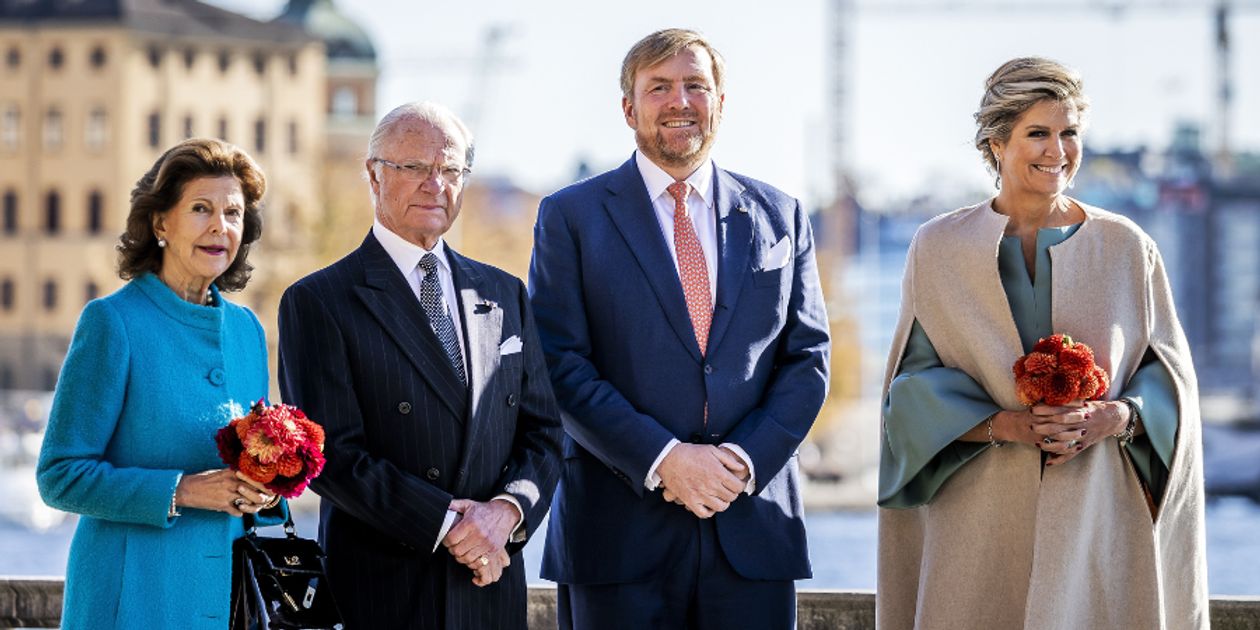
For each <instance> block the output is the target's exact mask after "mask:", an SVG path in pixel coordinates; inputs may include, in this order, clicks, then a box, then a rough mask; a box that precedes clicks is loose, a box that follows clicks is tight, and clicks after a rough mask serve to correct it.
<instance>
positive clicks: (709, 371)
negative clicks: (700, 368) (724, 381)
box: [704, 363, 713, 374]
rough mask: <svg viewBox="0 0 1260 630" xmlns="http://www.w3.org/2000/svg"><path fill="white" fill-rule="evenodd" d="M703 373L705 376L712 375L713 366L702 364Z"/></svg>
mask: <svg viewBox="0 0 1260 630" xmlns="http://www.w3.org/2000/svg"><path fill="white" fill-rule="evenodd" d="M704 373H705V374H712V373H713V366H712V365H711V364H708V363H706V364H704Z"/></svg>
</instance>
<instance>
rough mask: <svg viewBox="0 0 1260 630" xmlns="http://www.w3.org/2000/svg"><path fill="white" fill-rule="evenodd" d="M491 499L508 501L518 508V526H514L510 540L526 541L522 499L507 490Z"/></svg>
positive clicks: (516, 541) (509, 536) (515, 541)
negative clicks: (517, 498)
mask: <svg viewBox="0 0 1260 630" xmlns="http://www.w3.org/2000/svg"><path fill="white" fill-rule="evenodd" d="M490 500H491V501H507V502H508V503H511V504H512V507H514V508H516V527H513V528H512V533H511V534H509V535H508V542H514V543H518V542H525V510H522V509H521V503H520V501H517V500H516V497H514V496H512V495H510V494H507V493H506V492H505V493H503V494H500V495H498V496H496V497H494V498H493V499H490Z"/></svg>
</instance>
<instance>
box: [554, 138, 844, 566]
mask: <svg viewBox="0 0 1260 630" xmlns="http://www.w3.org/2000/svg"><path fill="white" fill-rule="evenodd" d="M714 181H715V186H716V192H717V194H716V212H717V231H718V239H717V240H718V270H717V294H716V295H717V298H716V303H715V306H714V309H713V322H712V328H711V330H710V333H709V343H708V348H707V353H706V354H704V355H702V354H701V352H700V347H699V345H698V343H697V342H696V337H695V332H694V331H693V329H692V325H691V319H690V318H689V316H688V313H687V307H686V303H685V301H684V298H683V290H682V284H681V282H680V281H679V279H678V272H677V270H676V268H675V266H674V262H673V259H672V257H671V256H670V253H669V249H668V248H667V246H666V243H665V238H664V236H663V235H662V232H661V229H660V225H659V224H658V222H657V219H656V216H655V214H654V212H653V210H652V206H651V201H650V200H649V199H648V196H647V190H646V187H645V185H644V183H643V179H642V177H641V176H640V174H639V171H638V168H637V166H636V165H635V161H634V159H633V158H631V159H630V160H629V161H627V162H626V163H625V164H623V165H622V166H621V167H620V168H618V169H616V170H614V171H610V172H608V173H604V174H602V175H599V176H596V177H594V178H591V179H589V180H586V181H583V182H579V183H577V184H574V185H572V186H570V187H568V188H565V189H563V190H561V191H559V192H557V193H555V194H553V195H551V196H549V197H547V198H545V199H543V200H542V203H541V205H540V207H539V210H538V222H537V225H536V226H535V229H534V239H535V240H534V256H533V261H532V264H531V266H530V283H529V284H530V293H531V301H532V302H533V305H534V312H535V314H536V315H537V317H538V326H539V332H540V335H541V336H542V343H543V350H544V351H545V352H546V354H547V363H548V367H549V368H550V369H551V378H552V384H553V386H554V387H555V392H556V398H557V400H559V402H560V406H561V409H562V412H563V414H562V416H563V418H564V427H565V430H566V433H567V434H568V435H567V437H566V439H565V444H564V456H565V461H564V470H563V473H562V477H561V481H560V485H559V487H558V489H557V491H556V497H555V499H554V500H553V503H552V514H551V520H550V525H549V527H548V531H547V545H546V549H545V551H544V555H543V566H542V576H543V577H545V578H548V579H551V580H555V581H557V582H561V583H567V584H601V583H618V582H630V581H636V580H641V579H647V578H652V577H655V576H657V575H659V574H660V573H662V572H663V571H665V570H666V569H668V568H669V567H670V566H672V563H671V562H670V559H671V557H673V556H674V555H675V554H677V553H680V551H681V549H682V548H684V547H685V546H686V544H687V542H688V540H689V539H690V537H691V536H692V535H694V533H695V531H696V529H695V524H696V521H695V519H696V517H695V516H693V515H692V514H691V513H690V512H687V511H686V510H685V509H684V508H683V507H681V506H678V505H675V504H672V503H668V502H666V501H664V500H663V499H662V498H661V493H660V492H659V491H657V492H647V491H646V489H645V488H644V485H643V482H644V479H645V478H646V476H647V473H648V469H649V468H650V467H651V465H652V463H653V461H654V460H655V459H656V457H657V456H658V455H659V454H660V452H661V450H662V449H663V448H664V447H665V445H666V444H667V443H668V442H669V440H670V439H671V438H677V439H679V440H681V441H683V442H699V443H708V444H720V443H723V442H732V443H735V444H738V445H739V446H740V447H742V448H743V449H744V451H746V452H747V453H748V455H749V457H750V458H751V459H752V463H753V466H754V470H755V472H756V477H757V478H756V481H757V486H756V492H755V493H754V494H753V495H751V496H749V495H743V494H741V495H740V497H739V498H738V499H736V500H735V502H734V503H732V504H731V506H730V507H729V508H728V509H727V510H726V511H724V512H722V513H720V514H718V515H716V516H715V517H714V518H715V519H716V527H717V533H718V539H719V542H720V545H721V548H722V550H723V552H724V553H725V554H726V558H727V560H728V561H729V562H730V563H731V565H732V566H733V567H734V569H735V570H736V571H737V572H738V573H739V574H740V575H742V576H744V577H746V578H750V579H762V580H792V579H799V578H806V577H809V576H810V566H809V555H808V552H807V550H806V545H805V523H804V520H803V514H802V509H801V500H800V494H799V470H798V466H797V458H796V451H797V447H798V446H799V445H800V443H801V441H802V440H803V439H804V438H805V434H806V433H807V432H808V431H809V428H810V426H811V425H812V424H813V422H814V419H815V417H816V416H817V414H818V410H819V408H820V407H821V406H822V402H823V398H824V397H825V396H826V390H827V373H828V365H829V358H828V357H829V352H830V338H829V335H828V329H827V315H826V311H825V309H824V306H823V298H822V292H821V289H820V287H819V281H818V271H817V267H816V265H815V262H814V244H813V236H812V231H811V229H810V224H809V219H808V217H807V216H806V215H805V213H804V212H803V211H802V210H801V207H800V203H799V202H797V201H796V200H795V199H793V198H791V197H790V196H788V195H786V194H784V193H783V192H781V191H779V190H777V189H775V188H773V187H771V186H769V185H766V184H764V183H761V182H758V181H755V180H752V179H749V178H746V177H743V176H740V175H736V174H734V173H730V172H727V171H724V170H722V169H716V173H715V177H714ZM706 402H707V403H708V414H709V415H708V425H707V430H705V429H704V407H705V403H706Z"/></svg>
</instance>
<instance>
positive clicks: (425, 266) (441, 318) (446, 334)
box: [420, 252, 468, 385]
mask: <svg viewBox="0 0 1260 630" xmlns="http://www.w3.org/2000/svg"><path fill="white" fill-rule="evenodd" d="M420 269H421V270H422V271H424V279H423V280H421V281H420V305H421V306H423V307H424V313H425V314H426V315H428V316H429V325H431V326H433V334H435V335H437V338H438V341H440V342H442V349H443V350H445V351H446V359H447V360H448V361H450V362H451V367H453V368H455V374H457V375H458V376H459V382H461V383H463V384H464V385H467V384H468V376H467V374H466V373H465V372H464V358H463V357H462V356H461V355H460V353H459V339H456V338H455V323H454V322H452V321H451V313H450V311H449V310H447V308H446V300H443V299H442V289H441V287H439V286H438V277H437V256H434V255H433V253H432V252H430V253H428V254H425V255H424V256H423V257H422V258H420Z"/></svg>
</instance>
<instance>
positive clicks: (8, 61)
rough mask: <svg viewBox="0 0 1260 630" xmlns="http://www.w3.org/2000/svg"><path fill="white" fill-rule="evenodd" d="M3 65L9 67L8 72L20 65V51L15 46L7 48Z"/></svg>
mask: <svg viewBox="0 0 1260 630" xmlns="http://www.w3.org/2000/svg"><path fill="white" fill-rule="evenodd" d="M4 63H5V65H7V66H9V69H10V70H17V67H18V66H20V65H22V51H20V50H18V47H17V46H13V47H11V48H9V52H7V53H5V54H4Z"/></svg>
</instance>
